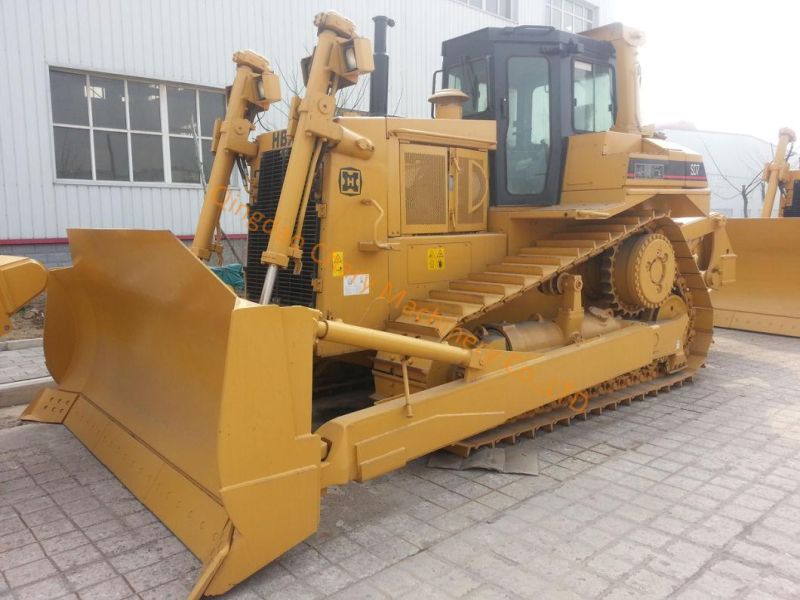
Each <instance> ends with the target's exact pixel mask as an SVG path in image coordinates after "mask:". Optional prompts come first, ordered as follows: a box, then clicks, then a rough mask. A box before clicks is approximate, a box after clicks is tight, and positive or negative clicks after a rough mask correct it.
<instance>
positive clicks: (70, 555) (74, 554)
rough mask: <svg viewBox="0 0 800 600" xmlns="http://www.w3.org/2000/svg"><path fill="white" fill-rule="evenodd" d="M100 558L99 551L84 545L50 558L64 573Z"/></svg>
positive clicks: (89, 545)
mask: <svg viewBox="0 0 800 600" xmlns="http://www.w3.org/2000/svg"><path fill="white" fill-rule="evenodd" d="M101 557H102V554H100V551H99V550H97V548H95V547H94V546H92V545H91V544H84V545H83V546H78V547H77V548H73V549H71V550H65V551H64V552H60V553H58V554H53V555H51V556H50V558H51V560H52V561H53V562H54V563H55V564H56V565H57V566H58V568H59V569H60V570H61V571H66V570H67V569H71V568H73V567H77V566H79V565H84V564H86V563H89V562H92V561H95V560H98V559H100V558H101Z"/></svg>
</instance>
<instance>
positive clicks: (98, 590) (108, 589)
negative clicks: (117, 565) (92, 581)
mask: <svg viewBox="0 0 800 600" xmlns="http://www.w3.org/2000/svg"><path fill="white" fill-rule="evenodd" d="M132 595H133V590H131V588H130V586H129V585H128V584H127V583H126V582H125V580H124V579H123V578H122V577H115V578H114V579H109V580H107V581H104V582H102V583H98V584H97V585H93V586H91V587H88V588H86V589H84V590H81V593H80V597H81V600H122V599H123V598H129V597H130V596H132Z"/></svg>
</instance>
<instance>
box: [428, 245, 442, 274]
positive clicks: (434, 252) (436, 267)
mask: <svg viewBox="0 0 800 600" xmlns="http://www.w3.org/2000/svg"><path fill="white" fill-rule="evenodd" d="M442 269H444V248H428V271H441V270H442Z"/></svg>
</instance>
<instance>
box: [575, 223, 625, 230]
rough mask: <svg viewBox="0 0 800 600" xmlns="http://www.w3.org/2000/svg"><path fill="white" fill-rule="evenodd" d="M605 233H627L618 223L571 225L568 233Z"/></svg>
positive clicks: (623, 226)
mask: <svg viewBox="0 0 800 600" xmlns="http://www.w3.org/2000/svg"><path fill="white" fill-rule="evenodd" d="M604 231H607V232H609V233H625V232H626V231H628V228H627V227H625V225H622V224H620V223H606V222H601V223H586V224H585V225H584V224H580V225H573V226H572V227H571V228H570V233H572V232H580V233H586V232H589V233H602V232H604Z"/></svg>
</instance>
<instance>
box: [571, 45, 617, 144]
mask: <svg viewBox="0 0 800 600" xmlns="http://www.w3.org/2000/svg"><path fill="white" fill-rule="evenodd" d="M572 75H573V86H572V118H573V127H574V129H575V130H576V131H607V130H608V129H611V126H612V125H613V124H614V71H613V69H612V68H611V67H610V66H609V65H601V64H594V63H588V62H583V61H578V60H576V61H575V63H574V65H573V70H572Z"/></svg>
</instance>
